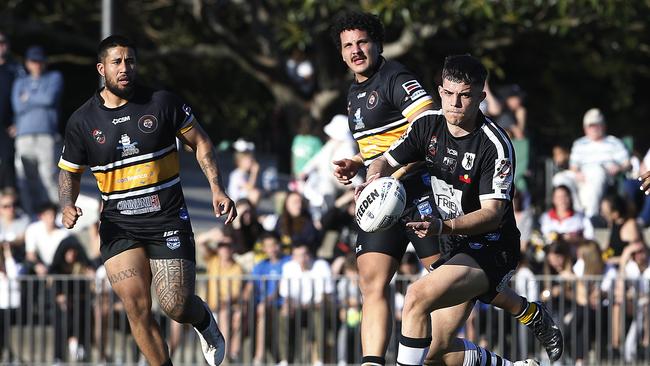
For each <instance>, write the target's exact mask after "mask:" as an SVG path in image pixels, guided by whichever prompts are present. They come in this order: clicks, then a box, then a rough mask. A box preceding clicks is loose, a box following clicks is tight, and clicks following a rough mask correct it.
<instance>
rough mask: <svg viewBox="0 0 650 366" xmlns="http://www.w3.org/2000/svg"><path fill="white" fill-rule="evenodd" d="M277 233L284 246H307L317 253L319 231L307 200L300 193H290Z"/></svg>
mask: <svg viewBox="0 0 650 366" xmlns="http://www.w3.org/2000/svg"><path fill="white" fill-rule="evenodd" d="M276 232H277V233H278V235H280V238H281V240H282V242H283V243H284V244H289V245H290V244H296V243H302V244H307V245H308V246H309V248H310V250H311V251H312V253H315V252H316V251H317V249H318V246H319V244H320V243H319V241H318V239H319V238H318V236H319V235H318V230H316V227H315V226H314V223H313V221H312V219H311V215H310V214H309V210H308V207H307V204H306V202H305V199H304V198H303V196H302V195H301V194H300V193H298V192H289V193H288V194H287V198H286V199H285V201H284V207H283V209H282V214H280V218H279V219H278V223H277V226H276Z"/></svg>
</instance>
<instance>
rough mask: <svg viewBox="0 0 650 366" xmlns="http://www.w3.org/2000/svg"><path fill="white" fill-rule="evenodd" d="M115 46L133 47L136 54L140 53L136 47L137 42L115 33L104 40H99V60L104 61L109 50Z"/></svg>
mask: <svg viewBox="0 0 650 366" xmlns="http://www.w3.org/2000/svg"><path fill="white" fill-rule="evenodd" d="M113 47H128V48H130V49H132V50H133V52H135V54H136V55H137V54H138V50H137V49H136V48H135V44H134V43H133V42H131V40H130V39H128V38H126V37H124V36H120V35H117V34H114V35H112V36H108V37H106V38H104V40H102V41H101V42H99V46H97V61H99V62H102V60H104V57H106V53H107V51H108V50H109V49H110V48H113Z"/></svg>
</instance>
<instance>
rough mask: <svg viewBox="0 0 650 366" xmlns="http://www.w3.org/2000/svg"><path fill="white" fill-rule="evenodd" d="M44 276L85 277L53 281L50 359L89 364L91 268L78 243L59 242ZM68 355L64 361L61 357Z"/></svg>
mask: <svg viewBox="0 0 650 366" xmlns="http://www.w3.org/2000/svg"><path fill="white" fill-rule="evenodd" d="M48 273H50V274H55V275H73V276H75V275H76V276H79V275H88V276H89V277H88V279H85V278H74V277H72V278H71V277H66V278H58V279H55V280H54V295H55V303H56V310H55V316H54V329H55V333H54V334H55V336H54V359H55V361H56V362H60V361H63V360H66V359H67V360H68V361H69V362H74V361H86V362H87V361H89V360H90V342H89V340H90V334H88V333H87V330H89V329H90V323H88V321H90V317H87V316H86V314H89V313H90V303H89V302H88V300H90V280H89V279H92V278H93V276H94V271H93V268H92V264H91V262H90V260H89V259H88V256H87V255H86V251H85V250H84V248H83V247H82V246H81V244H80V243H79V241H78V240H77V239H76V238H75V237H73V236H70V237H68V238H66V239H65V240H63V241H62V242H61V244H60V245H58V248H57V249H56V252H55V253H54V257H53V258H52V263H51V265H50V268H49V269H48ZM66 350H67V351H68V352H66ZM66 353H67V355H68V357H67V358H66V357H65V355H66Z"/></svg>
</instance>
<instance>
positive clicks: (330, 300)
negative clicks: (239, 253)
mask: <svg viewBox="0 0 650 366" xmlns="http://www.w3.org/2000/svg"><path fill="white" fill-rule="evenodd" d="M412 280H413V278H409V277H398V278H396V280H395V281H394V282H393V283H392V285H391V288H392V294H393V296H392V299H394V301H393V306H394V308H396V311H395V313H396V314H397V317H396V318H395V321H394V324H393V336H392V341H391V344H390V346H389V351H388V354H387V361H388V364H391V363H394V360H395V356H396V349H397V347H396V344H395V339H397V338H396V335H397V334H398V333H399V316H398V315H399V310H400V308H401V304H402V303H403V294H404V293H405V290H406V287H407V285H408V283H410V281H412ZM210 281H214V282H212V283H213V285H212V286H213V287H212V289H211V290H208V288H209V286H208V283H209V282H210ZM277 281H278V278H268V277H264V278H253V277H251V276H244V277H241V278H208V277H206V276H198V278H197V292H198V293H199V294H200V295H202V296H204V297H205V296H206V295H209V296H213V298H212V299H211V301H213V302H218V303H220V306H219V311H221V313H220V314H219V313H217V316H219V317H220V319H221V322H220V327H221V329H222V331H224V334H225V335H226V337H227V341H228V344H229V347H239V348H240V349H239V350H237V349H233V348H231V349H230V350H229V351H230V355H231V356H232V359H231V360H230V363H231V364H245V365H251V364H276V363H278V362H280V361H281V360H287V361H289V364H314V363H318V362H323V363H330V364H337V363H338V364H346V363H348V364H359V363H360V361H361V360H360V356H361V351H360V334H359V330H360V325H359V324H360V316H361V314H360V295H359V293H358V288H357V287H356V282H355V281H354V279H350V278H346V277H339V278H334V279H327V280H312V281H305V280H304V279H302V280H300V281H295V282H293V283H291V284H290V287H291V286H294V287H293V288H289V289H288V292H289V293H291V294H294V295H296V296H298V299H299V298H300V296H303V298H302V300H296V301H289V300H286V299H282V298H280V297H278V296H277V295H271V296H270V297H268V298H266V301H263V302H259V303H258V302H256V300H257V299H259V298H261V297H263V296H264V294H265V293H268V292H271V291H272V290H273V289H274V288H275V287H276V286H275V285H276V284H277ZM319 282H320V283H319ZM249 284H250V285H249ZM214 285H216V287H214ZM241 285H243V287H240V286H241ZM528 285H529V287H528V288H536V289H542V290H541V291H538V292H539V295H540V296H542V297H544V298H545V299H546V300H547V301H546V303H547V306H548V307H549V309H550V310H551V312H552V313H553V314H554V316H555V318H556V319H557V321H558V322H559V323H560V324H561V326H562V328H563V333H564V335H565V344H566V349H565V354H564V356H563V360H562V364H567V365H569V364H575V363H576V362H577V361H579V360H583V361H584V363H585V364H591V365H604V364H634V363H637V364H650V347H648V346H647V345H648V340H650V338H649V334H648V329H649V328H650V319H649V318H650V317H649V316H648V287H649V286H648V280H647V279H646V280H633V281H631V280H628V281H626V284H625V285H626V290H625V298H626V299H625V300H623V301H617V300H619V299H618V298H617V297H616V296H615V295H614V291H613V290H612V291H602V290H601V287H602V286H601V285H602V278H601V277H588V278H582V279H578V280H568V279H562V278H558V277H543V276H537V277H535V278H534V280H531V281H529V283H528ZM219 286H225V287H223V288H221V294H222V296H221V298H218V297H219V295H217V293H219V289H220V287H219ZM247 287H248V288H247ZM11 289H12V290H11V291H12V293H11V294H0V296H10V295H12V296H20V304H21V305H20V306H19V307H18V308H15V309H0V312H1V313H0V340H5V342H0V346H2V348H0V349H1V350H2V351H3V352H2V354H1V355H0V363H2V362H12V361H13V362H15V363H14V364H29V365H32V364H52V363H54V362H57V361H61V362H67V363H74V364H80V363H86V364H93V365H96V364H99V363H106V364H110V363H115V364H129V363H132V364H136V363H138V362H142V360H141V356H140V354H139V352H138V350H137V347H136V345H135V342H134V341H133V337H132V336H131V335H130V330H129V325H128V321H127V318H126V315H125V313H124V311H123V308H122V306H121V304H120V302H119V301H118V299H117V298H116V297H115V295H114V294H113V293H112V291H111V290H110V286H109V285H108V284H107V283H106V282H104V281H96V280H95V279H93V278H87V277H79V276H76V277H75V276H48V277H46V278H43V277H31V276H25V277H20V278H18V279H17V280H16V281H15V282H13V283H12V286H11ZM215 289H216V292H215ZM250 289H256V290H257V291H256V292H253V293H251V296H250V297H247V296H237V295H238V294H239V295H243V294H246V293H247V291H248V290H250ZM558 289H559V291H558ZM274 293H276V294H277V292H274ZM319 294H325V295H324V296H322V298H321V296H319ZM256 295H257V296H256ZM585 295H586V299H587V300H586V302H585V301H584V299H585ZM529 296H530V295H529ZM533 297H534V295H533ZM154 303H155V301H154ZM154 309H155V314H156V315H155V316H156V320H157V321H158V322H159V323H160V324H161V325H162V330H163V335H164V336H165V338H166V339H167V340H168V342H169V343H170V348H171V349H172V350H173V352H174V353H173V360H174V364H177V365H181V364H187V365H189V364H204V362H203V357H202V354H201V352H200V346H199V342H198V340H197V339H196V336H195V333H194V331H193V330H192V329H191V327H188V326H181V325H180V324H177V323H174V322H172V321H170V320H169V319H168V318H167V317H165V316H164V315H162V314H161V313H160V311H158V310H157V308H156V305H154ZM433 326H434V327H435V324H434V325H433ZM460 334H461V335H462V336H465V337H468V338H471V339H472V340H473V341H474V342H476V343H478V344H482V345H485V346H487V347H489V348H490V349H492V350H494V351H496V352H497V353H499V354H502V355H505V356H506V357H507V358H510V359H522V358H527V357H535V358H538V359H545V358H546V356H545V354H544V352H543V350H542V349H541V347H540V345H539V343H538V342H537V341H536V340H535V339H534V336H533V335H532V333H531V332H530V330H528V329H525V327H523V326H521V325H519V324H518V323H517V322H516V321H515V320H514V319H513V318H512V317H511V316H510V315H508V314H505V313H504V312H503V311H501V310H497V309H494V308H492V307H490V306H486V305H480V304H479V305H477V306H476V308H475V310H474V312H473V313H472V316H471V317H470V320H469V321H468V323H467V324H466V326H465V327H464V328H463V329H461V330H460ZM238 342H239V344H240V346H237V344H238ZM256 344H257V346H256ZM261 347H263V349H264V352H257V359H255V355H256V353H255V350H256V348H257V349H261Z"/></svg>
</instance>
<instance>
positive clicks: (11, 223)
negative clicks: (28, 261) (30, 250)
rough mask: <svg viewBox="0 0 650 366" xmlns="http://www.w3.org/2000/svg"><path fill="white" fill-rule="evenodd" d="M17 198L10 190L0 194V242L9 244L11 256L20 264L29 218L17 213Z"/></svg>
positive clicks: (23, 254) (23, 255) (22, 257)
mask: <svg viewBox="0 0 650 366" xmlns="http://www.w3.org/2000/svg"><path fill="white" fill-rule="evenodd" d="M17 198H18V197H17V196H16V193H15V192H13V191H12V190H7V191H5V192H3V193H2V194H0V242H7V243H9V245H10V246H11V250H12V252H13V253H12V254H13V256H14V257H15V258H16V260H18V261H19V262H20V261H22V260H23V259H24V257H25V230H27V225H29V218H28V217H27V215H24V214H21V213H20V212H19V211H18V204H17V203H18V202H17Z"/></svg>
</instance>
